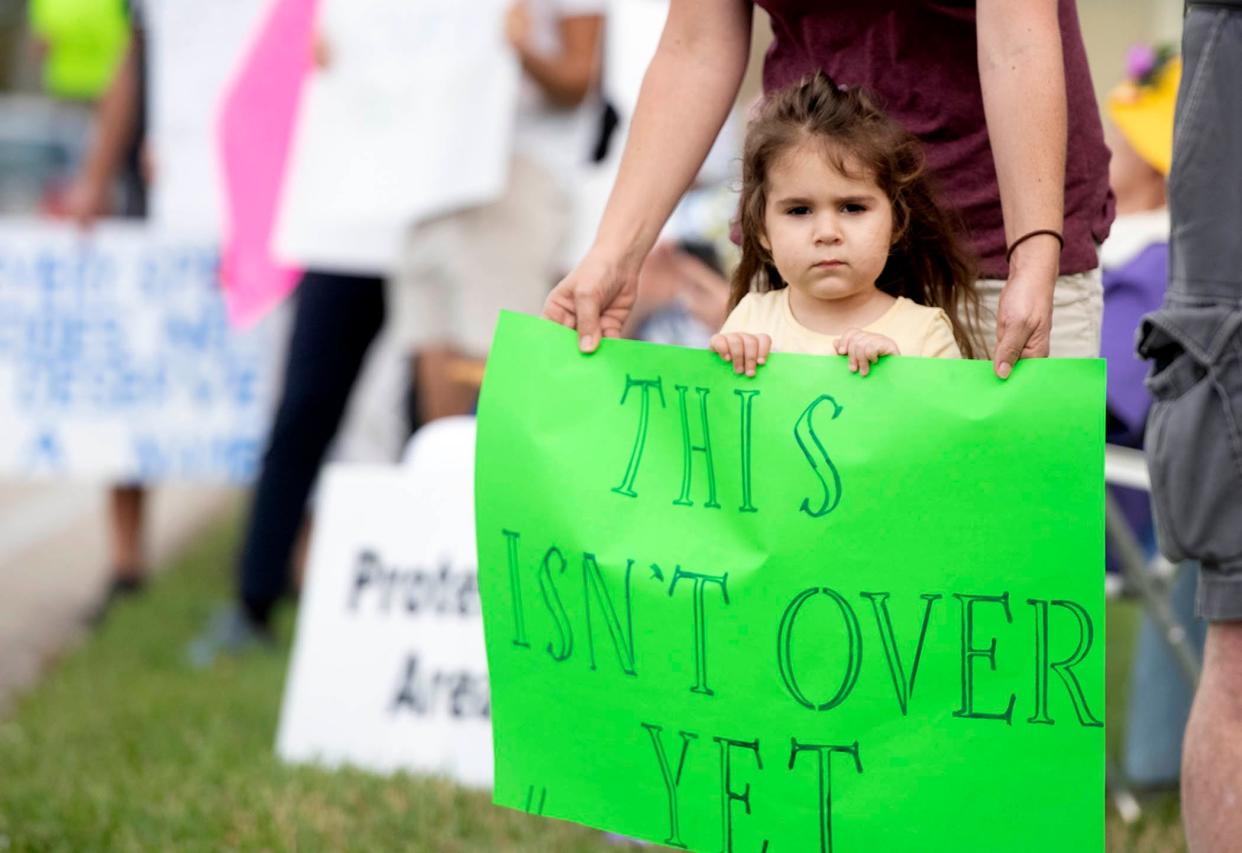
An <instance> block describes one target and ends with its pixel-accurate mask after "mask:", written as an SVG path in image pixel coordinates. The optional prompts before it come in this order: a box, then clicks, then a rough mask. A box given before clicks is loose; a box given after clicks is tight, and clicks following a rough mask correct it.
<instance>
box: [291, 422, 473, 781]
mask: <svg viewBox="0 0 1242 853" xmlns="http://www.w3.org/2000/svg"><path fill="white" fill-rule="evenodd" d="M474 434H475V430H474V419H473V418H453V419H449V420H446V421H440V422H436V423H434V424H431V425H430V426H428V427H425V428H424V429H423V430H422V431H420V432H419V434H418V436H417V437H416V439H415V440H414V442H413V445H412V447H411V449H410V453H409V455H408V457H407V462H406V464H404V465H402V466H400V467H397V466H391V467H375V466H358V465H336V466H331V467H329V468H327V469H325V471H324V482H323V486H322V488H321V490H320V496H319V500H318V503H317V506H316V512H315V533H314V537H313V539H312V543H311V551H310V561H309V563H308V566H307V574H306V581H305V584H304V586H303V590H302V596H301V604H300V609H299V613H298V624H297V637H296V640H295V643H294V649H293V658H292V662H291V664H290V669H289V679H288V682H287V684H286V687H285V696H284V706H283V708H282V712H281V720H280V730H279V733H278V735H277V747H276V748H277V752H278V753H279V754H280V756H281V757H282V758H284V759H285V760H287V761H294V762H303V761H309V762H317V763H322V764H327V765H329V766H332V765H340V764H347V765H352V766H356V767H361V768H365V769H370V770H377V771H383V772H388V771H395V770H410V771H415V772H425V773H438V774H443V775H446V776H448V777H450V778H452V779H454V780H456V781H458V782H460V783H462V784H466V785H470V786H473V787H480V788H490V787H491V783H492V736H491V716H490V712H491V708H490V700H489V694H488V685H487V656H486V652H485V650H484V645H483V620H482V615H481V613H480V609H479V589H478V580H477V569H476V557H475V538H474V535H475V533H474Z"/></svg>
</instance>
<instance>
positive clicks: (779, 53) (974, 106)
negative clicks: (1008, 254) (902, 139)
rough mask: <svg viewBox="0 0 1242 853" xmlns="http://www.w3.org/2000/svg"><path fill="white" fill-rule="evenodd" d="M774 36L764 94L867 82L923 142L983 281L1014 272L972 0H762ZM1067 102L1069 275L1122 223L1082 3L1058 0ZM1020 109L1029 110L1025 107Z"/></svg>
mask: <svg viewBox="0 0 1242 853" xmlns="http://www.w3.org/2000/svg"><path fill="white" fill-rule="evenodd" d="M756 3H757V4H758V5H759V6H761V7H763V8H764V9H765V10H767V12H768V14H769V15H770V16H771V19H772V32H773V35H774V36H775V40H774V41H773V43H772V47H771V48H770V49H769V50H768V55H767V59H766V62H765V64H764V69H763V85H764V90H765V91H768V92H771V91H773V90H776V89H780V88H783V87H785V86H788V85H790V84H793V83H796V82H798V81H799V80H801V79H802V78H804V77H806V76H808V75H810V74H812V73H814V72H815V71H816V70H823V71H825V72H826V73H827V74H828V75H829V76H830V77H832V79H833V80H835V81H836V82H837V83H839V84H843V85H849V86H861V87H863V88H864V89H866V90H867V91H869V92H871V93H873V94H874V95H875V96H876V97H877V99H878V101H879V103H880V105H881V106H882V107H883V108H884V109H885V110H886V111H887V112H888V113H889V114H890V115H892V116H893V118H895V119H896V120H897V121H899V122H900V123H901V124H902V125H903V126H904V127H905V128H906V129H907V130H909V131H910V132H911V133H913V134H914V135H915V136H917V137H918V138H919V139H921V140H922V141H923V144H924V146H925V147H926V150H927V162H928V165H929V167H930V170H931V173H932V175H933V176H934V177H935V179H936V183H937V185H938V186H939V188H940V193H941V196H942V198H943V199H944V201H945V203H946V206H947V207H950V208H952V209H955V210H956V211H958V213H959V214H960V216H961V217H962V220H963V222H964V223H965V226H966V229H967V232H968V236H969V237H970V239H971V243H972V245H973V247H974V250H975V253H976V255H977V256H978V257H979V260H980V273H981V275H982V276H983V277H985V278H1007V277H1008V272H1009V266H1008V264H1007V263H1005V249H1006V246H1005V229H1004V221H1003V218H1002V215H1001V204H1000V189H999V186H998V184H997V179H996V167H995V165H994V164H993V161H992V148H991V144H990V143H989V140H988V131H987V123H986V119H985V116H984V112H983V95H982V93H981V91H980V85H979V67H978V59H977V57H978V53H977V49H976V41H975V4H974V3H973V2H923V0H835V2H832V3H828V2H824V0H756ZM1059 11H1060V21H1061V40H1062V48H1063V52H1064V56H1065V83H1066V92H1067V97H1068V110H1069V112H1068V119H1069V124H1068V142H1069V145H1068V149H1067V158H1066V164H1065V250H1064V252H1062V254H1061V274H1062V275H1069V274H1072V273H1079V272H1085V271H1087V270H1090V269H1094V268H1095V267H1096V266H1097V265H1098V261H1097V258H1096V251H1095V247H1096V245H1097V244H1099V243H1102V242H1104V238H1105V237H1107V236H1108V228H1109V225H1110V224H1111V222H1112V220H1113V196H1112V192H1111V191H1110V190H1109V187H1108V156H1109V155H1108V149H1107V148H1106V147H1105V145H1104V131H1103V128H1102V126H1101V124H1100V117H1099V109H1098V107H1097V105H1096V101H1095V92H1094V90H1093V89H1092V86H1091V75H1090V71H1089V69H1088V67H1087V56H1086V50H1085V49H1084V47H1083V42H1082V33H1081V32H1080V31H1079V27H1078V13H1077V10H1076V8H1075V5H1074V2H1073V0H1059ZM1016 106H1019V108H1020V105H1016Z"/></svg>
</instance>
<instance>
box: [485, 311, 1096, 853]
mask: <svg viewBox="0 0 1242 853" xmlns="http://www.w3.org/2000/svg"><path fill="white" fill-rule="evenodd" d="M1103 409H1104V365H1103V362H1099V361H1052V360H1045V361H1024V362H1022V363H1021V364H1020V365H1019V366H1018V368H1017V370H1016V371H1015V373H1014V375H1013V377H1012V378H1011V379H1010V380H1009V381H1007V382H1000V381H999V380H997V379H995V378H994V377H993V375H992V368H991V365H990V364H988V363H987V362H967V361H945V360H932V359H917V358H890V359H886V360H883V361H881V363H880V364H879V365H878V366H877V368H876V369H875V371H874V372H873V373H872V374H871V375H870V376H868V377H865V378H863V377H860V376H857V375H854V374H851V373H849V371H848V370H847V369H846V366H845V359H844V358H818V357H811V356H799V355H782V354H776V355H773V356H772V357H771V358H770V360H769V363H768V364H767V365H766V366H764V367H762V368H761V369H760V371H759V375H758V376H757V377H755V378H753V379H747V378H746V377H739V376H735V375H734V374H733V372H732V370H731V368H730V366H729V365H727V364H726V363H724V362H722V361H721V360H720V359H719V358H717V357H716V356H714V355H713V354H711V353H709V352H707V351H703V350H691V349H680V348H674V347H664V346H655V345H650V344H642V343H634V342H628V341H611V340H610V341H605V342H604V344H603V346H602V347H601V348H600V350H599V351H598V352H597V353H595V354H594V355H591V356H581V355H579V354H578V353H577V351H576V346H575V337H574V334H573V333H572V332H570V331H569V330H566V329H562V328H559V327H556V326H553V325H552V324H550V323H547V322H545V321H542V320H537V319H534V318H529V317H522V316H517V315H506V316H504V317H503V318H502V320H501V323H500V326H499V329H498V332H497V336H496V340H495V344H494V348H493V350H492V355H491V358H490V361H489V366H488V372H487V377H486V379H485V381H484V387H483V398H482V401H481V403H480V406H479V432H478V459H477V480H476V506H477V523H478V540H479V582H480V589H481V592H482V596H483V605H484V608H483V609H484V620H485V625H486V633H487V649H488V664H489V670H490V679H491V695H492V713H493V725H494V740H495V759H496V787H495V799H496V802H497V803H499V804H501V805H505V806H509V807H511V808H515V809H522V810H525V811H529V812H534V813H538V814H541V815H545V816H549V817H555V818H563V819H567V820H573V821H578V822H580V823H585V824H589V825H591V826H596V827H601V828H606V829H609V830H613V831H616V832H620V833H624V834H627V835H631V836H637V837H641V838H644V839H649V840H652V841H655V842H658V843H661V844H666V845H668V846H671V847H679V848H683V849H687V850H698V851H713V853H714V851H745V853H760V851H765V850H766V851H768V853H786V851H789V853H802V851H816V850H821V851H827V850H831V851H838V853H851V851H877V850H882V851H886V853H892V851H938V850H953V851H1023V850H1030V851H1048V850H1069V851H1080V850H1082V851H1086V850H1091V851H1095V850H1101V849H1103V844H1104V819H1103V805H1102V795H1103V786H1104V765H1103V751H1104V729H1103V723H1102V720H1103V718H1104V602H1103V578H1102V574H1101V573H1102V571H1103V542H1104V529H1103V523H1104V522H1103V519H1104V513H1103V484H1104V470H1103V469H1104V465H1103V456H1104V454H1103V449H1104V417H1103Z"/></svg>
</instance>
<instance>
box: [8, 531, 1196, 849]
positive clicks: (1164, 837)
mask: <svg viewBox="0 0 1242 853" xmlns="http://www.w3.org/2000/svg"><path fill="white" fill-rule="evenodd" d="M235 533H236V524H235V523H228V524H222V525H220V526H219V527H217V528H216V529H215V530H214V531H213V532H211V533H210V534H209V535H207V536H205V537H203V538H202V539H201V540H200V541H199V542H198V543H196V545H195V546H194V547H193V548H192V549H191V550H190V551H189V552H188V553H187V554H186V555H185V556H184V557H183V558H182V559H180V560H179V561H177V563H176V565H174V566H172V567H171V570H170V571H168V572H165V573H163V574H161V575H160V576H159V578H158V580H157V581H156V582H155V583H154V584H153V586H152V588H151V590H150V592H149V594H148V595H146V596H145V597H144V598H143V599H142V600H140V601H136V602H133V603H127V604H124V605H122V606H120V607H118V608H117V609H116V611H115V612H114V613H113V614H112V615H111V617H110V618H109V620H108V622H107V623H106V624H105V625H104V627H103V628H102V629H101V630H100V631H99V632H98V633H97V634H96V635H94V636H93V637H92V638H91V639H90V640H89V641H88V642H87V643H85V644H84V645H83V646H82V647H81V648H79V649H77V650H76V651H74V652H73V653H71V654H69V655H68V656H66V657H65V658H64V659H63V660H62V661H60V662H59V663H58V664H57V665H56V666H55V667H54V668H53V670H52V672H50V673H49V675H48V676H47V677H46V678H45V679H44V681H43V682H42V683H41V684H40V686H39V687H38V688H37V689H35V690H34V691H33V692H31V693H30V694H28V695H27V696H25V697H24V698H23V699H22V700H21V701H20V702H19V704H18V708H17V711H16V713H15V715H14V716H13V717H11V718H10V719H7V720H0V851H3V850H74V851H78V850H173V849H175V850H208V849H210V850H218V849H237V850H367V851H372V850H390V849H403V850H413V851H435V853H456V852H457V851H462V853H464V852H465V851H531V853H535V852H536V851H538V853H556V851H566V853H568V851H605V850H612V851H615V850H617V849H618V848H616V847H613V846H610V845H608V844H607V843H606V842H605V841H604V840H603V837H602V836H601V834H600V833H598V832H593V831H591V830H587V829H583V828H581V827H575V826H572V825H568V824H564V823H559V822H556V821H550V820H543V819H539V818H533V817H530V816H527V815H524V814H520V813H517V812H513V811H509V810H506V809H500V808H496V807H494V806H492V805H491V803H490V801H489V798H488V796H487V795H486V794H479V793H475V792H469V791H465V790H462V789H461V788H458V787H456V786H455V785H452V784H450V783H448V782H446V781H443V780H438V779H428V778H421V777H414V776H409V775H404V774H399V775H395V776H390V777H378V776H372V775H368V774H365V773H361V772H358V771H349V770H346V771H337V772H328V771H324V770H318V769H315V768H310V767H288V766H285V765H283V764H282V763H281V762H280V761H278V760H277V759H276V757H275V754H274V752H273V742H274V740H275V732H276V722H277V716H278V713H279V706H280V696H281V691H282V689H283V685H284V678H285V669H286V664H287V662H288V643H289V638H290V632H291V618H290V616H291V614H290V613H289V612H284V613H282V614H281V619H280V620H279V624H278V631H279V635H280V637H281V640H282V642H281V646H280V651H279V652H266V653H259V654H254V655H251V656H249V657H246V658H243V659H241V660H226V661H221V662H219V663H218V664H217V665H216V666H215V667H214V668H212V669H210V670H208V671H206V672H195V671H193V670H191V669H189V668H188V667H187V666H186V665H185V663H184V651H185V646H186V643H187V642H188V641H189V640H190V638H191V637H192V636H193V634H194V633H195V632H196V631H197V630H198V629H199V628H201V627H202V626H203V624H204V623H205V621H206V620H207V618H208V616H209V614H210V612H211V610H212V608H213V607H214V606H215V605H216V604H217V603H218V602H219V601H221V600H223V599H225V598H226V597H227V595H228V591H229V588H230V574H231V569H232V561H233V553H234V548H235V541H234V537H235ZM1136 615H1137V614H1136V611H1135V608H1134V605H1132V604H1121V605H1114V606H1111V607H1110V609H1109V629H1108V642H1109V661H1108V686H1109V700H1110V701H1109V719H1108V723H1109V726H1110V729H1109V745H1110V750H1112V753H1113V754H1116V748H1117V744H1118V733H1119V732H1120V729H1121V726H1120V723H1121V717H1120V713H1121V708H1122V705H1123V702H1122V701H1118V700H1119V699H1123V698H1124V696H1125V692H1124V691H1125V677H1126V670H1127V667H1128V661H1129V653H1130V652H1129V650H1130V648H1131V647H1132V645H1133V638H1134V633H1135V630H1136V627H1137V618H1136ZM1144 807H1145V812H1144V817H1143V819H1142V820H1141V821H1140V822H1139V823H1137V824H1135V825H1133V826H1127V825H1125V824H1124V823H1123V822H1122V821H1121V820H1120V818H1119V817H1118V816H1117V815H1116V814H1115V813H1114V812H1113V810H1112V809H1111V808H1109V809H1108V817H1107V821H1108V850H1109V851H1118V853H1120V851H1127V853H1130V852H1131V851H1137V853H1148V852H1150V853H1157V852H1159V853H1164V851H1178V850H1183V849H1184V845H1183V843H1182V841H1181V830H1180V827H1179V825H1178V813H1177V802H1176V798H1175V797H1163V798H1156V799H1152V800H1147V801H1145V802H1144ZM649 849H654V848H649ZM877 849H878V848H877Z"/></svg>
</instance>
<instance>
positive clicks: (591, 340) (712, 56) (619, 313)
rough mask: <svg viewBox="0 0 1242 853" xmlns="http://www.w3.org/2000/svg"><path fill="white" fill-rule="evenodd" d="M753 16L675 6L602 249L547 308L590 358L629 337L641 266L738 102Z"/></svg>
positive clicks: (710, 5) (719, 3) (634, 126)
mask: <svg viewBox="0 0 1242 853" xmlns="http://www.w3.org/2000/svg"><path fill="white" fill-rule="evenodd" d="M751 15H752V3H751V2H750V0H671V2H670V4H669V12H668V20H667V21H666V23H665V25H664V32H663V34H662V35H661V36H660V44H659V47H658V48H657V49H656V53H655V57H654V58H653V59H652V60H651V65H649V66H648V68H647V74H646V76H645V77H644V78H643V85H642V89H641V91H640V93H639V97H638V106H637V108H636V109H635V111H634V118H633V122H632V123H631V127H630V133H629V139H628V141H627V142H626V145H625V153H624V155H623V156H622V159H621V170H620V172H619V174H618V176H617V181H616V184H615V185H614V186H613V189H612V195H611V196H610V197H609V199H608V206H607V208H606V209H605V211H604V216H603V220H602V221H601V223H600V226H599V231H598V232H597V233H596V236H595V242H594V244H593V245H592V246H591V249H590V250H589V251H588V252H587V255H586V257H585V258H583V259H582V261H581V262H579V264H578V266H577V267H576V268H575V269H574V270H573V271H572V272H570V274H569V275H568V276H566V277H565V278H564V279H563V280H562V281H561V282H560V283H559V284H558V285H557V286H556V287H555V288H554V289H553V291H552V293H551V294H549V296H548V300H547V302H546V303H545V304H544V309H543V313H544V316H545V317H548V318H549V319H552V320H555V321H556V322H558V323H561V324H562V325H565V326H569V327H571V328H575V329H577V330H578V345H579V347H580V349H581V350H582V351H583V352H592V351H594V350H595V348H596V347H597V346H598V345H599V339H600V336H601V335H604V336H607V337H617V336H619V335H620V334H621V329H622V326H623V325H624V324H625V320H626V317H627V316H628V314H629V311H630V308H631V307H632V306H633V304H634V299H635V294H636V291H637V286H638V271H639V269H640V268H641V267H642V263H643V259H644V258H645V257H646V256H647V252H648V251H650V249H651V247H652V245H653V244H654V243H655V241H656V238H657V237H658V236H659V234H660V229H661V228H663V227H664V223H665V222H666V221H667V220H668V217H669V214H670V213H672V211H673V207H674V206H675V205H676V204H677V201H678V199H680V198H681V196H682V194H683V193H684V192H685V190H686V187H688V186H689V185H690V182H691V181H692V180H694V176H695V174H696V173H697V172H698V169H699V167H700V166H701V165H702V164H703V160H704V158H706V156H707V152H708V150H709V149H710V148H711V145H712V141H713V140H714V139H715V138H716V134H717V133H719V132H720V128H721V125H723V124H724V120H725V117H726V116H727V115H728V114H729V110H730V109H731V108H732V106H733V102H734V100H735V99H736V97H737V91H738V87H739V86H740V85H741V81H742V74H743V73H744V72H745V70H746V62H747V59H748V58H749V51H750V24H751Z"/></svg>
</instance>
